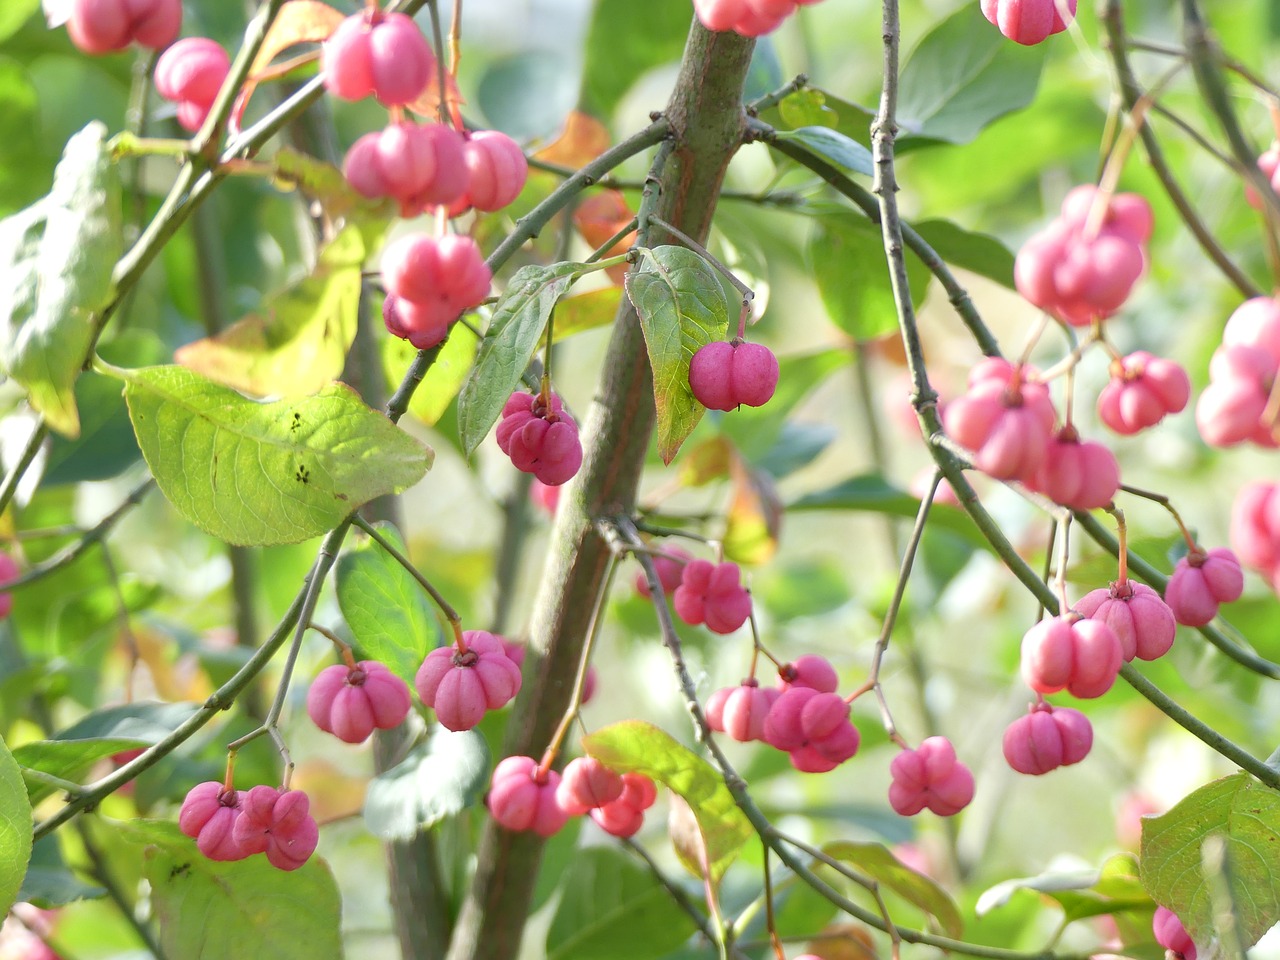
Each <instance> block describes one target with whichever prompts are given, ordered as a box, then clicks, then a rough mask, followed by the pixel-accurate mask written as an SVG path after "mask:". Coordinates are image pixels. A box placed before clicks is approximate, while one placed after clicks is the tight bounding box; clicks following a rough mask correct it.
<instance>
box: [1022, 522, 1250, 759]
mask: <svg viewBox="0 0 1280 960" xmlns="http://www.w3.org/2000/svg"><path fill="white" fill-rule="evenodd" d="M1243 590H1244V575H1243V573H1242V572H1241V569H1240V563H1239V561H1237V560H1236V557H1235V555H1234V554H1233V553H1232V552H1231V551H1230V550H1227V549H1224V548H1218V549H1214V550H1209V551H1205V550H1203V549H1202V548H1201V547H1199V546H1194V547H1192V549H1191V550H1190V552H1189V553H1188V554H1187V556H1185V557H1183V558H1182V559H1181V560H1179V561H1178V563H1177V565H1176V566H1175V567H1174V571H1173V574H1172V576H1170V578H1169V582H1168V584H1167V585H1166V587H1165V596H1164V599H1161V597H1160V594H1159V593H1157V592H1156V591H1155V590H1153V589H1151V588H1150V587H1148V586H1145V585H1144V584H1139V583H1133V582H1132V581H1130V580H1128V579H1127V578H1122V579H1120V580H1117V581H1115V582H1114V583H1112V584H1111V586H1110V587H1109V588H1099V589H1097V590H1094V591H1092V592H1091V593H1088V594H1086V595H1085V596H1084V597H1083V598H1082V599H1081V600H1080V602H1079V603H1077V604H1076V606H1075V608H1074V609H1073V610H1069V611H1067V612H1066V613H1064V614H1062V615H1060V616H1057V617H1051V618H1048V619H1046V620H1042V621H1040V622H1039V623H1037V624H1036V625H1035V626H1033V627H1032V628H1031V629H1030V630H1028V631H1027V633H1026V635H1025V636H1024V637H1023V638H1022V661H1021V672H1022V679H1023V680H1024V681H1025V682H1026V684H1027V686H1029V687H1030V688H1031V689H1032V690H1034V691H1035V692H1036V693H1037V694H1039V695H1040V697H1041V698H1043V697H1044V695H1045V694H1050V693H1058V692H1059V691H1062V690H1065V691H1066V692H1067V693H1069V694H1071V695H1072V696H1074V697H1078V698H1080V699H1093V698H1095V697H1100V696H1102V695H1103V694H1104V693H1106V692H1107V691H1108V690H1110V689H1111V687H1112V685H1113V684H1114V683H1115V680H1116V677H1117V676H1118V675H1119V673H1120V668H1121V667H1122V666H1124V664H1125V663H1127V662H1129V661H1131V660H1133V659H1134V658H1135V657H1136V658H1138V659H1141V660H1156V659H1159V658H1160V657H1162V656H1164V655H1165V654H1166V653H1168V652H1169V649H1170V648H1171V647H1172V646H1173V640H1174V635H1175V633H1176V630H1177V624H1179V623H1180V624H1183V625H1184V626H1189V627H1200V626H1204V625H1205V624H1206V623H1208V622H1209V621H1210V620H1212V619H1213V618H1214V617H1215V616H1217V613H1218V607H1219V605H1220V604H1222V603H1227V602H1230V601H1232V600H1236V599H1238V598H1239V597H1240V594H1241V593H1242V592H1243ZM1092 744H1093V729H1092V727H1091V726H1090V724H1089V721H1088V719H1087V718H1086V717H1085V716H1084V714H1082V713H1080V712H1079V711H1076V710H1072V709H1069V708H1064V707H1056V708H1055V707H1051V706H1049V705H1048V704H1046V703H1044V702H1043V699H1040V700H1039V701H1037V702H1036V703H1034V704H1032V706H1031V709H1030V711H1029V712H1028V713H1027V715H1026V716H1023V717H1019V718H1018V719H1017V720H1015V721H1014V722H1013V723H1012V724H1010V726H1009V728H1008V729H1007V730H1006V731H1005V735H1004V755H1005V759H1006V760H1008V762H1009V765H1010V766H1011V767H1013V769H1015V770H1017V771H1018V772H1020V773H1029V774H1034V775H1039V774H1042V773H1048V772H1049V771H1050V770H1054V769H1056V768H1058V767H1059V766H1067V765H1069V764H1073V763H1078V762H1079V761H1081V760H1083V759H1084V758H1085V756H1087V755H1088V753H1089V749H1090V747H1091V746H1092Z"/></svg>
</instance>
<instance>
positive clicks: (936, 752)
mask: <svg viewBox="0 0 1280 960" xmlns="http://www.w3.org/2000/svg"><path fill="white" fill-rule="evenodd" d="M889 772H890V773H891V774H892V775H893V783H892V784H891V785H890V787H889V805H890V806H891V807H893V809H894V810H895V811H897V813H899V814H900V815H901V816H904V817H914V816H915V815H916V814H917V813H919V812H920V811H921V810H925V809H929V810H932V811H933V812H934V813H936V814H937V815H938V816H940V817H951V816H955V814H957V813H959V812H960V811H961V810H963V809H964V808H965V807H967V806H968V805H969V801H970V800H972V799H973V774H972V773H970V772H969V768H968V767H966V766H965V765H964V764H963V763H960V762H959V761H958V760H956V751H955V748H954V747H952V746H951V741H950V740H948V739H947V738H946V737H929V738H928V739H927V740H925V741H924V742H923V743H922V744H920V746H919V747H918V748H916V749H915V750H903V751H902V752H901V753H899V754H898V755H897V756H896V757H894V758H893V762H892V763H891V764H890V765H889Z"/></svg>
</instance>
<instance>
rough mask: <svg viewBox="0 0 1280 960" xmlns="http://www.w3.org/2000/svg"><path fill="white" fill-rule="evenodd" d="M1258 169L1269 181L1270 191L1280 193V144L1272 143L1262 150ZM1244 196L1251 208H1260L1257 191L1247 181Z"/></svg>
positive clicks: (1260, 199)
mask: <svg viewBox="0 0 1280 960" xmlns="http://www.w3.org/2000/svg"><path fill="white" fill-rule="evenodd" d="M1258 169H1259V170H1261V171H1262V175H1263V176H1264V177H1266V178H1267V180H1268V181H1269V182H1270V184H1271V189H1272V191H1273V192H1275V193H1280V144H1275V143H1273V144H1271V146H1269V147H1268V148H1267V149H1266V150H1265V151H1263V153H1262V154H1261V155H1260V156H1259V157H1258ZM1244 198H1245V200H1246V201H1247V202H1248V204H1249V206H1251V207H1253V209H1255V210H1261V209H1262V207H1263V203H1262V198H1261V197H1260V196H1258V191H1257V190H1255V189H1253V187H1252V186H1250V185H1249V184H1248V183H1247V182H1246V183H1245V186H1244Z"/></svg>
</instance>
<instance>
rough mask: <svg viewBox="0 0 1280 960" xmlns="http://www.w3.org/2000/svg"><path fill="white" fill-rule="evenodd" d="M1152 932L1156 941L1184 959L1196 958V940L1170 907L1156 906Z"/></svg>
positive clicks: (1152, 919)
mask: <svg viewBox="0 0 1280 960" xmlns="http://www.w3.org/2000/svg"><path fill="white" fill-rule="evenodd" d="M1151 932H1152V933H1153V934H1155V938H1156V943H1158V944H1160V946H1162V947H1164V948H1165V949H1166V950H1168V951H1169V952H1171V953H1173V954H1175V955H1176V956H1179V957H1181V958H1182V960H1196V944H1195V941H1194V940H1192V939H1191V935H1190V934H1189V933H1187V930H1186V927H1184V926H1183V925H1182V921H1181V920H1180V919H1179V918H1178V915H1177V914H1176V913H1174V912H1173V911H1172V910H1170V909H1169V908H1168V907H1156V913H1155V916H1154V917H1152V918H1151Z"/></svg>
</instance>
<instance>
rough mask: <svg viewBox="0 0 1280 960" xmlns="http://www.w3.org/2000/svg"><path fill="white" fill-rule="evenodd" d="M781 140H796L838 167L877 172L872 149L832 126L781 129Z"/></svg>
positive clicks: (871, 173) (868, 172) (779, 136)
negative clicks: (833, 128)
mask: <svg viewBox="0 0 1280 960" xmlns="http://www.w3.org/2000/svg"><path fill="white" fill-rule="evenodd" d="M777 138H778V139H779V140H794V141H796V142H797V143H799V144H800V145H801V146H803V147H804V148H805V149H806V150H808V151H809V152H810V153H813V154H817V155H818V156H819V157H821V158H822V159H823V160H829V161H830V162H831V163H834V164H835V165H836V166H837V167H843V168H844V169H845V170H851V171H853V172H854V173H861V174H865V175H866V176H868V177H870V176H873V175H874V174H875V172H876V168H875V162H874V161H873V160H872V158H871V151H870V150H868V149H867V148H866V147H864V146H863V145H862V144H860V143H858V141H856V140H854V139H852V138H851V137H846V136H845V135H844V134H843V133H840V132H839V131H837V130H832V129H831V128H830V127H822V126H816V127H801V128H800V129H798V130H779V131H778V133H777Z"/></svg>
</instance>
